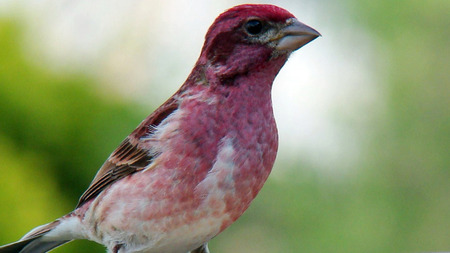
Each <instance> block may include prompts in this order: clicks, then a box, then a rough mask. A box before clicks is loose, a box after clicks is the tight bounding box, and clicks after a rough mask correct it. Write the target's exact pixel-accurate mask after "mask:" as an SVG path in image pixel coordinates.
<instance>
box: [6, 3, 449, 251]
mask: <svg viewBox="0 0 450 253" xmlns="http://www.w3.org/2000/svg"><path fill="white" fill-rule="evenodd" d="M238 3H240V2H237V1H233V2H231V3H229V4H228V6H232V5H235V4H238ZM272 3H274V4H277V2H272ZM325 3H327V2H324V5H325ZM328 3H330V2H328ZM328 3H327V4H328ZM319 6H320V5H319ZM0 7H2V6H1V5H0ZM86 8H88V7H86ZM339 8H341V9H344V10H345V12H344V13H346V16H345V19H348V20H349V22H350V23H353V24H357V25H358V26H359V27H360V28H362V29H363V30H364V32H365V33H367V34H370V35H371V37H370V38H372V41H371V44H373V45H374V47H375V48H378V50H380V51H379V52H376V53H375V55H377V54H378V53H379V54H380V55H384V56H385V58H384V59H389V61H388V62H382V61H381V62H379V61H378V62H377V63H376V64H375V66H377V67H376V68H375V69H373V70H372V71H373V73H372V74H373V75H375V76H377V77H379V79H378V80H383V82H382V83H379V84H377V85H379V86H380V89H382V93H383V101H384V102H383V104H382V106H383V108H384V109H383V111H382V113H381V114H378V115H376V119H375V120H372V121H371V122H373V123H371V126H370V129H369V130H370V131H364V133H363V134H362V136H359V141H358V143H359V145H358V147H360V148H359V150H358V157H359V158H358V160H357V162H354V163H351V165H352V168H350V169H349V168H342V170H345V171H347V173H346V174H345V175H344V176H340V178H339V179H338V180H337V179H336V178H334V176H330V175H327V173H328V172H327V171H326V170H325V171H324V170H318V169H316V168H315V164H314V163H311V162H307V163H305V162H302V159H301V158H298V159H291V160H283V159H281V160H278V161H277V164H276V166H275V168H274V170H277V169H279V170H281V168H284V169H283V171H284V172H283V173H279V174H277V176H276V179H271V178H270V179H269V180H268V182H267V184H266V185H265V187H264V189H263V190H262V191H261V193H260V195H259V196H258V197H257V199H256V200H255V201H254V203H253V205H252V206H251V207H250V209H249V210H248V211H247V212H246V214H245V215H244V216H243V217H242V218H241V219H240V220H239V221H238V222H237V223H235V224H234V225H233V226H232V227H231V228H229V229H227V230H226V231H225V232H224V233H223V234H221V235H220V236H218V237H217V238H215V239H213V240H212V242H211V243H210V249H211V251H212V252H215V253H217V252H246V253H250V252H429V251H450V152H449V151H450V109H449V108H450V96H449V95H450V74H449V70H450V62H449V59H450V49H449V45H450V29H449V27H450V16H449V13H450V1H447V0H442V1H439V0H432V1H387V0H381V1H368V0H363V1H355V0H347V1H342V6H339ZM12 9H15V8H9V11H11V10H12ZM222 9H223V8H222ZM292 12H294V11H292ZM17 13H20V14H17ZM216 14H218V12H217V13H214V15H213V16H215V15H216ZM294 14H295V12H294ZM317 15H318V17H316V18H317V19H318V20H321V19H322V20H323V19H327V18H329V16H327V15H326V13H325V14H322V15H323V16H320V13H319V14H317ZM26 16H27V13H26V12H25V13H24V12H16V11H11V12H8V13H7V14H5V11H3V13H2V15H1V16H0V17H1V18H0V173H1V175H2V176H1V177H0V210H1V216H0V244H6V243H9V242H12V241H15V240H17V239H19V238H20V237H21V236H22V235H23V234H25V233H26V232H27V231H28V230H30V229H31V228H33V227H35V226H37V225H40V224H43V223H47V222H50V221H52V220H54V219H55V218H57V217H60V216H61V215H63V214H65V213H67V212H70V211H71V210H72V209H73V208H74V206H75V205H76V202H77V200H78V197H79V196H80V195H81V194H82V192H83V191H84V189H85V188H86V187H87V186H88V184H89V182H90V180H91V179H92V177H93V175H94V174H95V172H96V170H97V168H99V166H101V164H102V163H103V161H104V160H105V158H106V157H107V156H108V155H109V153H110V152H111V151H112V150H113V149H114V148H115V147H116V146H117V145H118V144H119V143H120V141H121V140H122V139H123V138H124V137H125V136H126V135H127V134H128V133H129V132H130V131H132V130H133V129H134V127H135V126H137V124H138V123H139V122H140V121H141V120H142V119H143V118H144V117H145V116H146V115H147V114H148V113H150V112H151V111H152V110H154V109H155V108H156V107H157V106H158V104H159V103H160V102H159V101H163V100H164V98H165V97H167V96H164V97H163V98H161V99H160V100H157V101H158V102H157V101H155V102H154V103H153V104H152V106H151V108H149V106H148V105H146V106H143V105H142V103H139V102H133V101H132V100H131V99H127V98H124V97H123V96H121V94H120V92H115V91H111V90H107V91H106V92H105V87H107V86H105V85H100V84H99V83H100V82H101V81H99V80H98V78H97V77H96V76H95V75H94V74H92V73H91V72H89V71H60V70H58V71H55V69H54V68H52V67H49V66H47V65H46V64H45V61H40V59H39V57H40V55H41V53H39V52H36V51H33V50H31V49H30V48H29V47H26V46H24V45H26V44H27V43H29V41H30V37H29V36H26V31H27V29H29V27H27V23H26V22H24V21H23V20H25V19H26ZM335 18H340V17H339V15H338V16H335ZM342 18H344V17H342ZM323 24H325V25H326V24H327V23H326V22H323ZM205 26H207V24H205ZM316 28H318V29H319V28H320V27H316ZM341 28H342V27H333V26H330V27H326V28H325V30H331V31H335V32H336V33H339V29H341ZM319 30H320V29H319ZM201 33H204V31H201ZM326 39H327V35H326V34H324V37H323V38H320V40H326ZM313 43H315V42H313ZM198 50H199V49H198ZM162 60H164V59H162ZM194 60H195V59H191V61H192V62H194ZM170 61H176V60H174V59H170ZM374 61H377V60H376V59H374ZM324 64H325V63H324ZM171 68H173V69H172V71H177V66H176V64H175V66H171ZM315 72H316V73H320V70H319V71H318V70H315ZM161 82H163V81H162V80H161ZM123 85H124V86H126V82H124V84H123ZM339 85H342V86H344V85H345V84H339ZM167 94H168V93H167ZM371 116H372V115H361V117H368V118H370V117H371ZM335 117H338V118H339V115H336V116H335ZM374 117H375V116H374ZM341 120H342V121H344V122H345V120H346V119H345V117H342V119H341ZM348 124H351V122H350V123H348ZM344 125H345V124H344ZM280 141H281V142H283V139H281V140H280ZM281 157H282V156H281ZM298 157H301V155H299V156H298ZM321 159H323V160H326V159H327V157H322V158H321ZM339 164H345V161H344V162H342V163H339ZM286 168H287V169H286ZM334 169H335V170H336V171H339V170H340V168H339V166H337V167H336V168H334ZM55 252H104V249H102V247H101V246H98V245H97V244H95V243H91V242H73V243H70V244H68V245H66V246H64V247H61V248H58V249H57V250H56V251H55Z"/></svg>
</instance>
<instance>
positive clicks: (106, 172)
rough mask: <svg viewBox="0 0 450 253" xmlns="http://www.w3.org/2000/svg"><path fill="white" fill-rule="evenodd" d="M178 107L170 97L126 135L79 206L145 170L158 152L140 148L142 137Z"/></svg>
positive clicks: (84, 194)
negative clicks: (115, 183) (122, 180)
mask: <svg viewBox="0 0 450 253" xmlns="http://www.w3.org/2000/svg"><path fill="white" fill-rule="evenodd" d="M177 108H178V104H177V103H176V101H175V100H174V99H172V98H171V99H169V100H168V101H166V102H165V103H164V104H163V105H162V106H161V107H159V108H158V109H157V110H156V111H155V112H153V113H152V114H151V115H150V116H148V117H147V118H146V119H145V120H144V121H143V122H142V123H141V124H140V125H139V126H138V127H137V128H136V129H135V130H134V131H133V132H132V133H131V134H130V135H129V136H128V137H127V138H125V140H124V141H123V142H122V143H121V144H120V145H119V147H118V148H117V149H116V150H115V151H114V152H113V153H112V154H111V155H110V156H109V157H108V159H107V160H106V162H105V163H104V164H103V166H102V167H101V168H100V170H99V171H98V172H97V175H95V178H94V180H92V183H91V185H90V186H89V187H88V189H87V190H86V191H85V192H84V193H83V195H82V196H81V197H80V200H79V201H78V204H77V207H76V208H78V207H80V206H82V205H83V204H84V203H86V202H87V201H89V200H91V199H92V198H95V197H97V196H98V194H100V193H101V192H102V191H103V190H104V189H105V188H107V187H108V186H109V185H111V184H112V183H114V182H116V181H118V180H120V179H122V178H124V177H126V176H128V175H131V174H133V173H135V172H137V171H140V170H143V169H144V168H145V167H146V166H147V165H149V164H150V163H151V162H152V160H153V159H154V158H155V154H152V153H151V152H150V151H149V149H148V147H147V148H143V147H141V145H140V143H141V138H142V137H146V136H148V135H149V134H151V133H152V132H153V131H154V129H155V127H156V126H158V125H159V123H161V121H162V120H163V119H165V118H166V117H167V116H169V115H170V114H171V113H172V112H173V111H175V110H176V109H177Z"/></svg>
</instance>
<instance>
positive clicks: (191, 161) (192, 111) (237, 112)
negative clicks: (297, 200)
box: [0, 5, 319, 253]
mask: <svg viewBox="0 0 450 253" xmlns="http://www.w3.org/2000/svg"><path fill="white" fill-rule="evenodd" d="M318 36H319V33H318V32H317V31H315V30H314V29H312V28H310V27H308V26H306V25H304V24H302V23H300V22H299V21H298V20H297V19H296V18H295V17H294V16H293V15H292V14H291V13H289V12H288V11H286V10H284V9H281V8H279V7H276V6H273V5H240V6H236V7H234V8H231V9H229V10H228V11H226V12H224V13H223V14H221V15H220V16H219V17H218V18H217V19H216V20H215V21H214V23H213V24H212V26H211V27H210V28H209V30H208V32H207V34H206V37H205V43H204V45H203V48H202V51H201V55H200V57H199V59H198V61H197V63H196V65H195V66H194V68H193V70H192V72H191V74H190V75H189V77H188V78H187V80H186V82H185V83H184V84H183V85H182V86H181V88H180V89H179V90H178V91H177V92H176V93H175V94H174V95H173V96H172V97H170V98H169V99H168V100H167V101H166V102H165V103H164V104H163V105H161V106H160V107H159V108H158V109H157V110H156V111H154V112H153V113H152V114H150V116H148V117H147V118H146V119H145V120H144V121H143V122H142V123H141V124H140V125H139V126H138V127H137V128H136V129H135V130H134V131H133V132H132V133H131V134H130V135H129V136H128V137H127V138H126V139H125V140H124V141H123V142H122V143H121V144H120V145H119V147H118V148H117V149H116V150H115V151H114V152H113V153H112V154H111V155H110V156H109V158H108V159H107V160H106V162H105V163H104V164H103V166H102V167H101V168H100V170H99V171H98V173H97V175H96V176H95V178H94V180H93V181H92V183H91V185H90V186H89V188H88V189H87V190H86V192H85V193H84V194H83V195H82V196H81V198H80V200H79V203H78V205H77V206H76V209H75V210H74V211H73V212H71V213H69V214H68V215H65V216H63V217H61V218H59V219H58V220H56V221H54V222H52V223H49V224H46V225H43V226H40V227H37V228H35V229H33V230H32V231H31V232H29V233H28V234H26V235H25V236H24V237H23V238H22V239H21V240H19V241H18V242H15V243H12V244H9V245H6V246H3V247H1V248H0V252H46V251H48V250H51V249H53V248H55V247H57V246H59V245H61V244H64V243H66V242H69V241H71V240H75V239H89V240H92V241H95V242H98V243H101V244H103V245H105V246H106V247H107V248H108V252H115V253H119V252H120V253H126V252H153V253H158V252H160V253H163V252H164V253H186V252H208V248H207V243H208V241H209V240H210V239H211V238H213V237H214V236H216V235H217V234H219V233H220V232H222V231H223V230H224V229H225V228H227V227H228V226H230V225H231V224H232V223H233V222H234V221H235V220H236V219H238V218H239V216H241V215H242V213H243V212H244V211H245V210H246V209H247V208H248V206H249V205H250V202H251V201H252V200H253V199H254V198H255V197H256V195H257V194H258V192H259V190H260V189H261V187H262V186H263V184H264V182H265V181H266V179H267V177H268V176H269V173H270V171H271V169H272V166H273V163H274V161H275V156H276V153H277V147H278V135H277V128H276V125H275V120H274V116H273V112H272V102H271V88H272V83H273V80H274V79H275V76H276V75H277V74H278V72H279V71H280V69H281V67H282V66H283V65H284V64H285V62H286V60H287V59H288V57H289V55H290V53H291V52H293V51H294V50H296V49H298V48H300V47H302V46H303V45H305V44H307V43H308V42H310V41H312V40H314V39H315V38H317V37H318Z"/></svg>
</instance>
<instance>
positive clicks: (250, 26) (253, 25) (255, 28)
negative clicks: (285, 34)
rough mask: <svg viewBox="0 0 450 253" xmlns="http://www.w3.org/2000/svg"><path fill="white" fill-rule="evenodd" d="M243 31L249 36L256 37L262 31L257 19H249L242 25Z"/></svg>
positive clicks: (261, 24)
mask: <svg viewBox="0 0 450 253" xmlns="http://www.w3.org/2000/svg"><path fill="white" fill-rule="evenodd" d="M244 27H245V30H246V31H247V33H248V34H250V35H258V34H260V33H261V32H262V30H263V23H262V22H261V20H258V19H251V20H249V21H247V23H245V25H244Z"/></svg>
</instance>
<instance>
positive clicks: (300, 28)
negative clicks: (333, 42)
mask: <svg viewBox="0 0 450 253" xmlns="http://www.w3.org/2000/svg"><path fill="white" fill-rule="evenodd" d="M287 23H288V25H287V26H286V27H284V28H283V29H281V30H280V32H279V34H278V36H277V37H278V44H277V45H276V47H275V49H277V50H279V51H294V50H297V49H299V48H301V47H302V46H304V45H306V44H308V43H309V42H311V41H312V40H314V39H315V38H317V37H319V36H321V35H320V33H319V32H318V31H316V30H314V29H313V28H311V27H309V26H307V25H305V24H303V23H302V22H300V21H298V20H297V19H295V18H291V19H289V20H288V21H287Z"/></svg>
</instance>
